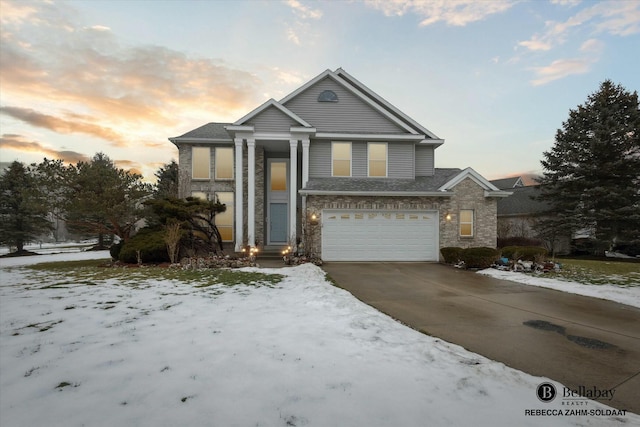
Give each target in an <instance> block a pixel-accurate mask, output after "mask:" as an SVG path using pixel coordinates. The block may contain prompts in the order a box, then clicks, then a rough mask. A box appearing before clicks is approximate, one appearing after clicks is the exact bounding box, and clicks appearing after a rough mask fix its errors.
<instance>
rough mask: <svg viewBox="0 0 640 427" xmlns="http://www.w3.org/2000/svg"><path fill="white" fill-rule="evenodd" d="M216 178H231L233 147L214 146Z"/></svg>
mask: <svg viewBox="0 0 640 427" xmlns="http://www.w3.org/2000/svg"><path fill="white" fill-rule="evenodd" d="M215 173H216V179H233V148H231V147H216V172H215Z"/></svg>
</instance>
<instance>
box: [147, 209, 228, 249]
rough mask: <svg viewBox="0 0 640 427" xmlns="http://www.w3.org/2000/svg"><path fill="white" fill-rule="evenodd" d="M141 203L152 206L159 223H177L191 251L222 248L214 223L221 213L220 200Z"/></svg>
mask: <svg viewBox="0 0 640 427" xmlns="http://www.w3.org/2000/svg"><path fill="white" fill-rule="evenodd" d="M145 204H146V205H148V206H150V207H151V208H152V209H153V212H154V213H155V215H156V218H157V220H158V223H159V224H160V225H162V226H164V227H166V226H170V225H171V224H173V223H178V224H181V227H182V229H183V230H185V232H187V233H188V239H189V240H190V242H188V246H190V249H193V251H194V252H205V253H207V252H218V250H219V251H222V250H223V249H224V248H223V244H222V236H220V231H219V230H218V227H217V226H216V214H218V213H222V212H224V211H225V210H226V209H227V206H226V205H225V204H223V203H220V201H218V200H216V201H212V200H201V199H198V198H194V197H187V199H172V198H167V199H162V200H160V199H154V200H149V201H147V202H145Z"/></svg>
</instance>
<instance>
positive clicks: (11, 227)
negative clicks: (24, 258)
mask: <svg viewBox="0 0 640 427" xmlns="http://www.w3.org/2000/svg"><path fill="white" fill-rule="evenodd" d="M48 214H49V209H48V205H47V198H46V194H44V193H42V192H41V191H40V188H39V187H38V183H37V180H36V179H35V177H34V175H33V174H32V171H31V170H30V169H29V168H27V167H25V166H24V165H23V164H22V163H20V162H17V161H16V162H13V163H12V164H11V166H9V168H8V169H7V170H6V171H5V172H4V173H3V174H2V176H1V177H0V243H1V244H5V245H10V246H15V247H16V248H17V251H18V253H21V252H23V251H24V245H25V243H27V242H29V241H34V240H36V239H37V238H38V237H40V236H42V235H43V234H44V233H48V232H50V231H51V230H52V229H53V227H52V224H51V221H50V220H49V215H48Z"/></svg>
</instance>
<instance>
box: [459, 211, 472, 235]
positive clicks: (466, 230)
mask: <svg viewBox="0 0 640 427" xmlns="http://www.w3.org/2000/svg"><path fill="white" fill-rule="evenodd" d="M460 237H473V210H472V209H462V210H461V211H460Z"/></svg>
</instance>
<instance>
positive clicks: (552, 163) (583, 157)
mask: <svg viewBox="0 0 640 427" xmlns="http://www.w3.org/2000/svg"><path fill="white" fill-rule="evenodd" d="M543 156H544V159H543V160H542V166H543V168H544V173H543V176H542V178H540V180H539V182H540V184H541V192H542V194H541V197H540V199H541V200H544V201H547V202H549V203H550V205H551V208H550V211H549V212H548V214H550V215H551V219H550V220H547V221H542V222H541V224H540V228H541V229H542V230H545V229H546V230H547V231H549V230H556V231H557V230H559V229H562V230H564V231H565V234H566V235H572V234H573V233H575V232H576V231H577V230H580V229H588V230H590V231H591V233H592V237H593V238H594V239H595V241H596V242H597V243H598V247H599V248H600V251H602V250H603V249H607V248H609V249H610V248H611V247H613V246H614V244H615V242H616V241H630V240H634V239H638V238H640V110H639V106H638V94H637V92H635V91H634V92H633V93H631V92H629V91H627V90H626V89H625V88H623V87H622V86H620V85H615V84H614V83H613V82H611V81H610V80H606V81H605V82H603V83H602V84H601V85H600V88H599V90H598V91H597V92H595V93H593V94H591V95H590V96H589V97H588V99H587V101H586V102H585V103H584V105H579V106H578V107H577V108H576V109H575V110H570V111H569V118H568V119H567V121H565V122H564V123H563V124H562V129H559V130H558V131H557V133H556V138H555V144H554V146H553V147H552V148H551V150H550V151H547V152H545V153H544V154H543Z"/></svg>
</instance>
